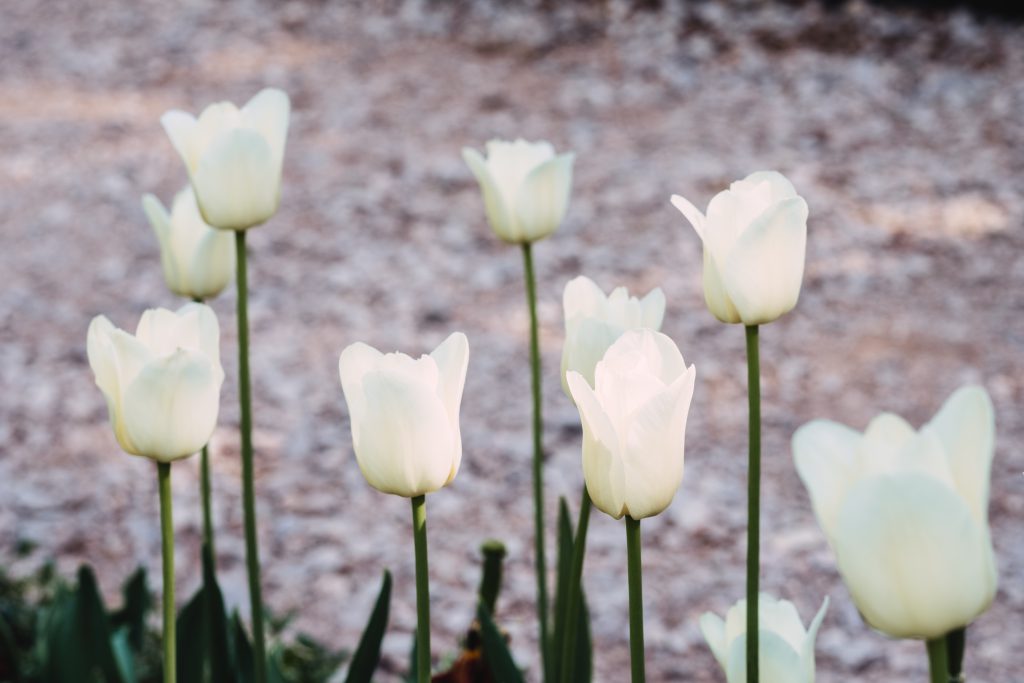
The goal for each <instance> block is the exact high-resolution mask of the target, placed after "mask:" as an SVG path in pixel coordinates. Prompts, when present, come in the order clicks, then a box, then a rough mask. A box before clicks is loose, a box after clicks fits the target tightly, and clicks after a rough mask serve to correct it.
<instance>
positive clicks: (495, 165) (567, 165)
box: [462, 139, 573, 244]
mask: <svg viewBox="0 0 1024 683" xmlns="http://www.w3.org/2000/svg"><path fill="white" fill-rule="evenodd" d="M462 158H463V159H465V161H466V163H467V164H468V165H469V168H470V170H471V171H472V172H473V175H474V176H476V179H477V182H479V183H480V190H481V191H482V192H483V196H484V210H485V211H486V213H487V220H488V221H490V223H491V228H492V229H493V230H494V232H495V234H497V235H498V237H500V238H501V239H503V240H505V241H506V242H511V243H514V244H523V243H528V242H535V241H537V240H539V239H543V238H545V237H547V236H548V235H550V234H551V233H553V232H554V231H555V230H557V229H558V226H559V225H561V224H562V220H564V219H565V212H566V210H567V209H568V208H569V191H570V190H571V189H572V163H573V155H572V154H571V153H568V154H559V155H557V156H556V155H555V149H554V147H552V146H551V144H550V143H548V142H527V141H526V140H522V139H520V140H516V141H515V142H506V141H504V140H491V141H490V142H488V143H487V158H486V159H485V158H484V157H483V156H482V155H481V154H480V153H479V152H477V151H476V150H475V149H471V148H469V147H466V148H463V150H462Z"/></svg>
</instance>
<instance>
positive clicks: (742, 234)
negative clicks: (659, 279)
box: [672, 171, 807, 325]
mask: <svg viewBox="0 0 1024 683" xmlns="http://www.w3.org/2000/svg"><path fill="white" fill-rule="evenodd" d="M672 204H673V205H674V206H675V207H676V208H677V209H679V210H680V211H681V212H682V214H683V215H684V216H685V217H686V219H687V220H688V221H690V224H691V225H692V226H693V229H694V230H696V231H697V235H698V236H699V237H700V239H701V241H702V242H703V243H704V301H705V303H706V304H707V307H708V310H710V311H711V313H712V314H714V316H715V317H716V318H718V319H719V320H721V321H722V322H724V323H739V322H742V323H743V324H744V325H763V324H765V323H770V322H772V321H773V320H776V319H777V318H779V317H781V316H782V315H784V314H785V313H788V312H789V311H791V310H792V309H793V307H794V306H796V302H797V299H798V298H799V296H800V284H801V282H802V281H803V277H804V252H805V251H806V244H807V202H805V201H804V200H803V198H802V197H800V196H799V195H798V194H797V193H796V190H794V189H793V185H792V183H790V182H789V180H787V179H786V177H785V176H783V175H782V174H781V173H777V172H775V171H758V172H757V173H751V174H750V175H748V176H747V177H746V178H744V179H743V180H737V181H736V182H734V183H733V184H732V185H730V186H729V189H727V190H723V191H722V192H719V193H718V194H716V195H715V196H714V197H713V198H712V199H711V202H710V203H709V204H708V211H707V215H705V214H703V213H701V212H700V210H698V209H697V207H695V206H694V205H693V204H691V203H690V202H689V201H687V200H686V199H684V198H683V197H680V196H679V195H673V196H672Z"/></svg>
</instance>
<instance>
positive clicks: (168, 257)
mask: <svg viewBox="0 0 1024 683" xmlns="http://www.w3.org/2000/svg"><path fill="white" fill-rule="evenodd" d="M142 210H143V211H144V212H145V214H146V218H147V219H148V220H149V224H150V226H151V227H152V228H153V232H154V233H155V234H156V238H157V241H158V242H159V244H160V267H161V269H162V270H163V274H164V281H165V282H166V283H167V288H168V289H170V290H171V291H172V292H174V293H175V294H181V293H182V291H183V289H184V279H183V274H182V269H181V264H179V263H178V260H177V258H176V254H175V250H174V243H173V234H172V230H171V217H170V215H169V214H168V213H167V209H165V208H164V205H163V204H161V203H160V200H159V199H157V198H156V197H155V196H153V195H151V194H146V195H144V196H143V197H142Z"/></svg>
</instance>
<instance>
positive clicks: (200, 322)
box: [88, 304, 224, 462]
mask: <svg viewBox="0 0 1024 683" xmlns="http://www.w3.org/2000/svg"><path fill="white" fill-rule="evenodd" d="M219 337H220V331H219V328H218V326H217V318H216V316H215V315H214V313H213V311H212V310H211V309H210V308H209V307H208V306H204V305H201V304H187V305H185V306H184V307H182V308H181V309H179V310H178V311H177V312H172V311H168V310H166V309H162V308H160V309H153V310H148V311H146V312H145V313H143V315H142V319H141V320H139V326H138V329H137V330H136V332H135V335H132V334H129V333H128V332H125V331H123V330H120V329H117V328H115V327H114V326H113V324H111V322H110V321H109V320H107V318H106V317H104V316H102V315H101V316H97V317H96V318H94V319H93V321H92V323H91V324H90V325H89V335H88V355H89V365H90V366H91V367H92V370H93V373H94V374H95V377H96V385H97V386H98V387H99V388H100V390H101V391H102V392H103V396H104V398H106V400H107V409H108V413H109V415H110V423H111V425H112V426H113V428H114V435H115V437H116V438H117V442H118V443H119V444H120V445H121V448H122V449H124V450H125V451H126V452H127V453H130V454H132V455H141V456H145V457H147V458H151V459H153V460H155V461H157V462H171V461H173V460H178V459H180V458H184V457H187V456H189V455H192V454H193V453H195V452H196V451H198V450H199V449H200V448H202V447H203V445H204V444H206V442H207V441H209V440H210V436H211V435H212V434H213V430H214V427H215V426H216V424H217V412H218V407H219V401H220V387H221V384H222V383H223V381H224V371H223V370H222V369H221V365H220V352H219V350H218V343H219Z"/></svg>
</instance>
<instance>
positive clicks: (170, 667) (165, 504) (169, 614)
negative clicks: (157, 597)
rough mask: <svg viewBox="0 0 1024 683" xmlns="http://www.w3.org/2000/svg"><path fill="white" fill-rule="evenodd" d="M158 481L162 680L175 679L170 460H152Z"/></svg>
mask: <svg viewBox="0 0 1024 683" xmlns="http://www.w3.org/2000/svg"><path fill="white" fill-rule="evenodd" d="M156 474H157V480H158V481H159V483H160V486H159V488H160V540H161V550H162V554H163V569H164V683H175V679H176V674H175V667H176V664H177V654H176V649H175V637H174V626H175V624H174V518H173V516H172V512H171V463H169V462H158V463H157V464H156Z"/></svg>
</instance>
